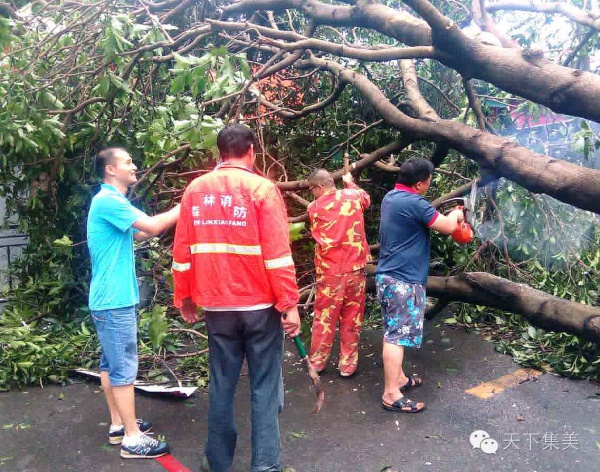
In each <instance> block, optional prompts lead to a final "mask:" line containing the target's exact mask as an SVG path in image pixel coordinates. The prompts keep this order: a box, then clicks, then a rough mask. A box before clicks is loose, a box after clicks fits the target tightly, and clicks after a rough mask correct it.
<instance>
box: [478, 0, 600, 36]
mask: <svg viewBox="0 0 600 472" xmlns="http://www.w3.org/2000/svg"><path fill="white" fill-rule="evenodd" d="M485 9H486V10H487V11H489V12H495V11H500V10H511V11H529V12H532V13H543V14H555V13H557V14H561V15H564V16H566V17H567V18H569V19H570V20H572V21H574V22H575V23H579V24H581V25H584V26H589V27H590V28H593V29H595V30H596V31H600V17H598V16H595V15H592V14H591V13H590V12H587V11H585V10H582V9H581V8H577V7H576V6H575V5H571V4H569V3H567V2H539V1H536V0H508V1H499V2H494V3H490V4H489V5H487V6H486V7H485Z"/></svg>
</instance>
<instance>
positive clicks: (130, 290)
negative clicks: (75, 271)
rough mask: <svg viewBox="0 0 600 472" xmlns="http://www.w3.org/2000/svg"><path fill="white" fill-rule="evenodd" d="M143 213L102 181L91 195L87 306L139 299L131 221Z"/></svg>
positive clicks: (95, 307) (130, 302) (97, 307)
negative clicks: (89, 268) (89, 273)
mask: <svg viewBox="0 0 600 472" xmlns="http://www.w3.org/2000/svg"><path fill="white" fill-rule="evenodd" d="M142 215H145V213H144V212H143V211H141V210H138V209H137V208H135V207H134V206H133V205H132V204H131V203H130V202H129V200H127V198H125V196H124V195H123V194H122V193H121V192H119V191H118V190H117V189H116V188H114V187H113V186H111V185H107V184H102V186H101V189H100V191H99V192H98V193H97V194H96V195H95V196H94V198H93V199H92V204H91V206H90V212H89V214H88V220H87V244H88V248H89V250H90V257H91V259H92V282H91V283H90V298H89V307H90V310H108V309H112V308H124V307H127V306H132V305H136V304H138V303H139V299H140V297H139V290H138V284H137V279H136V276H135V261H134V253H133V233H134V229H133V227H132V225H133V223H135V221H136V220H137V219H138V218H139V217H140V216H142Z"/></svg>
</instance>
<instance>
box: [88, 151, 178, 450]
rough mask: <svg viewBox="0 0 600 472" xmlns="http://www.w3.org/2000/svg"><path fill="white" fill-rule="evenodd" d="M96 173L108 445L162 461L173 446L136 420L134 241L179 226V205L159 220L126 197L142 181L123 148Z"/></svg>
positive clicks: (94, 238)
mask: <svg viewBox="0 0 600 472" xmlns="http://www.w3.org/2000/svg"><path fill="white" fill-rule="evenodd" d="M95 170H96V172H97V173H98V175H99V176H100V178H101V179H102V181H103V184H102V187H101V189H100V191H99V192H98V193H97V194H96V195H95V196H94V198H93V199H92V203H91V206H90V211H89V214H88V220H87V243H88V248H89V251H90V257H91V260H92V281H91V283H90V295H89V307H90V310H91V312H92V319H93V320H94V324H95V326H96V331H97V332H98V339H99V340H100V346H101V351H102V353H101V359H100V381H101V383H102V387H103V390H104V396H105V398H106V403H107V404H108V409H109V412H110V417H111V426H110V428H109V433H108V442H109V443H110V444H121V457H124V458H154V457H159V456H162V455H164V454H166V453H168V452H169V446H168V445H167V443H166V442H164V441H157V440H155V439H153V438H151V437H150V436H148V435H147V434H146V433H147V432H149V431H150V430H151V429H152V423H150V422H149V421H143V420H137V419H136V415H135V397H134V390H133V382H134V380H135V378H136V376H137V370H138V358H137V313H136V306H137V304H138V303H139V292H138V284H137V279H136V276H135V260H134V252H133V240H134V239H135V240H136V241H143V240H144V239H148V238H151V237H153V236H156V235H157V234H159V233H161V232H162V231H165V230H167V229H169V228H170V227H172V226H173V225H175V223H176V222H177V218H178V217H179V205H177V206H175V207H174V208H172V209H171V210H169V211H167V212H165V213H161V214H159V215H156V216H148V215H146V214H145V213H144V212H143V211H141V210H138V209H137V208H135V207H134V206H133V205H132V204H131V203H130V202H129V200H127V198H125V194H126V193H127V188H128V187H129V186H130V185H132V184H134V183H135V182H136V181H137V175H136V171H137V167H136V166H135V164H134V163H133V161H132V159H131V156H130V155H129V154H128V153H127V151H125V150H124V149H122V148H107V149H103V150H102V151H100V152H99V153H98V155H97V157H96V161H95Z"/></svg>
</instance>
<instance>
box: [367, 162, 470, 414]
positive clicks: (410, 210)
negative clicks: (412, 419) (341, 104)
mask: <svg viewBox="0 0 600 472" xmlns="http://www.w3.org/2000/svg"><path fill="white" fill-rule="evenodd" d="M432 173H433V164H432V163H431V162H430V161H428V160H426V159H423V158H420V157H413V158H411V159H408V160H407V161H405V162H404V163H403V164H402V166H401V168H400V172H399V173H398V179H397V183H396V186H395V188H394V190H392V191H390V192H388V194H387V195H386V196H385V197H384V199H383V201H382V203H381V222H380V227H379V240H380V243H381V246H380V253H379V264H378V266H377V272H376V274H375V282H376V287H377V298H378V299H379V301H380V303H381V314H382V317H383V329H384V332H385V333H384V336H383V374H384V392H383V397H382V399H381V402H382V406H383V408H384V409H386V410H389V411H398V412H403V413H417V412H419V411H423V409H424V408H425V404H424V403H423V402H416V401H413V400H410V399H409V398H407V397H406V396H404V394H403V392H404V391H405V390H407V389H409V388H411V387H418V386H419V385H421V383H422V379H420V378H419V377H415V376H411V375H406V374H405V373H404V370H403V369H402V361H403V359H404V347H414V348H419V347H420V346H421V341H422V338H423V316H424V314H425V307H426V298H425V285H426V284H427V274H428V272H429V229H430V228H431V229H434V230H436V231H438V232H440V233H442V234H451V233H453V232H454V230H456V229H457V228H458V225H459V223H460V222H462V221H463V219H464V215H463V212H462V210H453V211H452V212H450V213H449V214H448V215H447V216H445V215H442V214H440V213H439V212H438V211H437V210H436V209H435V208H433V207H432V206H431V205H430V204H429V203H428V202H427V200H425V198H423V197H422V196H421V195H424V194H425V193H426V192H427V190H428V189H429V185H430V184H431V176H432Z"/></svg>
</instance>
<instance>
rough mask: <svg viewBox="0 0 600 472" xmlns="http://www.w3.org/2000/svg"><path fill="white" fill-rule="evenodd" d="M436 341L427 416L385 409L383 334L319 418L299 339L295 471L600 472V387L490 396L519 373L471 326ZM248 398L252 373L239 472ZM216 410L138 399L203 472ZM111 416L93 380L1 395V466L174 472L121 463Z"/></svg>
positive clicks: (284, 420) (243, 389)
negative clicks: (485, 391) (481, 435)
mask: <svg viewBox="0 0 600 472" xmlns="http://www.w3.org/2000/svg"><path fill="white" fill-rule="evenodd" d="M426 339H427V342H426V344H425V345H424V347H423V349H421V350H420V351H411V352H409V353H408V364H409V366H410V371H411V372H414V373H419V374H422V375H423V376H424V378H425V383H424V385H423V386H422V387H419V388H418V389H416V390H414V391H413V392H411V397H412V398H414V399H417V400H421V401H425V402H426V403H427V404H428V409H427V411H425V412H423V413H420V414H416V415H408V414H397V413H390V412H386V411H384V410H382V409H381V407H380V397H381V354H380V345H381V333H380V332H378V331H369V332H366V333H364V335H363V341H362V347H361V359H360V367H359V372H358V373H357V375H355V376H354V377H352V378H350V379H342V378H340V377H339V376H338V375H337V373H336V371H335V369H331V368H329V370H328V371H326V372H325V373H324V374H323V382H324V384H325V386H326V395H327V399H326V404H325V407H324V409H323V410H322V412H321V414H319V415H312V414H310V413H309V412H310V410H311V408H312V403H313V394H312V392H311V390H310V389H309V382H308V380H307V377H306V376H305V374H304V373H303V371H302V369H301V366H300V364H299V363H298V362H297V357H296V355H295V352H294V351H293V344H292V343H288V344H287V349H288V351H289V352H287V353H286V364H285V379H286V392H287V393H286V410H285V411H284V412H283V413H282V415H281V429H282V440H283V446H284V455H283V459H284V464H285V465H288V466H291V467H294V468H295V470H296V471H297V472H308V471H319V472H381V471H382V470H384V469H385V468H386V466H393V467H395V468H396V469H397V470H400V471H406V472H414V471H417V472H418V471H432V472H433V471H441V472H456V471H490V472H492V471H494V472H495V471H527V472H531V471H546V470H550V471H578V470H581V471H595V470H599V469H600V386H599V385H598V384H595V383H591V382H584V381H572V380H568V379H564V378H561V377H558V376H555V375H551V374H544V375H541V376H539V377H531V378H530V380H527V381H524V382H523V381H521V383H518V382H516V384H515V385H514V386H512V387H507V385H506V384H507V382H504V384H500V383H498V384H497V385H496V386H495V387H494V388H493V390H494V391H495V394H494V395H493V396H492V397H491V398H488V399H483V398H479V397H477V396H474V395H472V394H469V393H466V390H470V389H472V388H474V387H477V386H478V385H480V384H481V383H483V382H488V381H492V380H495V379H498V378H502V377H504V376H506V375H507V374H511V373H513V372H515V371H517V370H518V369H519V367H518V366H517V365H516V364H514V363H513V362H512V360H511V358H510V357H508V356H504V355H501V354H498V353H496V352H494V350H493V346H492V344H490V343H487V342H485V341H483V340H482V339H481V338H480V337H479V336H477V335H474V334H466V333H464V332H463V331H462V330H460V329H454V328H448V327H444V326H442V327H439V326H434V325H429V327H428V328H427V334H426ZM508 380H510V379H508ZM508 383H509V382H508ZM505 387H506V389H505V390H502V389H503V388H505ZM479 390H482V388H480V389H479ZM248 392H249V389H248V379H247V377H245V376H244V377H242V379H241V382H240V388H239V389H238V395H237V398H236V411H237V416H238V429H239V437H238V451H237V455H236V460H235V463H234V467H233V471H232V472H242V471H247V470H248V467H249V461H250V444H249V438H250V415H249V399H248ZM206 407H207V395H206V394H204V393H200V394H195V395H194V396H193V397H191V398H189V399H176V398H165V397H156V396H149V395H139V396H138V413H139V414H140V415H144V416H147V417H150V418H151V419H152V420H153V421H154V423H155V429H156V430H157V432H158V433H159V434H162V435H165V436H166V438H167V439H168V441H169V443H170V444H171V447H172V451H173V456H174V457H176V458H177V459H178V460H179V461H180V462H181V463H182V464H184V465H185V466H187V467H189V469H190V470H194V471H196V470H198V468H199V457H200V456H199V455H200V452H201V450H202V447H203V443H204V439H205V437H206V435H205V432H206V426H205V417H206ZM106 421H107V417H106V413H105V410H104V405H103V401H102V393H101V392H100V391H99V389H98V386H97V384H96V383H94V382H91V381H84V380H81V379H77V380H76V381H75V383H74V384H72V385H69V386H66V387H56V386H52V387H46V388H44V389H40V388H35V387H31V388H27V389H26V390H24V391H20V392H11V393H0V471H11V472H12V471H20V472H21V471H22V472H46V471H48V472H62V471H69V472H71V471H72V472H79V471H81V472H83V471H124V472H129V471H149V472H160V471H164V469H163V467H162V466H161V465H160V464H158V463H157V462H156V461H152V460H151V461H139V460H138V461H132V460H129V461H123V460H121V459H120V457H119V455H118V448H115V447H111V446H108V445H105V444H104V440H105V432H106V428H107V426H106ZM476 430H484V431H486V432H487V433H488V434H489V435H490V438H491V439H495V440H496V442H497V446H498V449H497V451H496V452H495V453H493V449H494V448H495V446H494V442H493V441H491V440H488V441H487V443H486V446H484V449H485V450H486V451H487V453H486V452H484V451H483V450H482V449H480V448H473V446H472V445H471V443H470V436H471V433H473V432H474V431H476ZM474 442H476V443H477V441H475V440H474Z"/></svg>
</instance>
